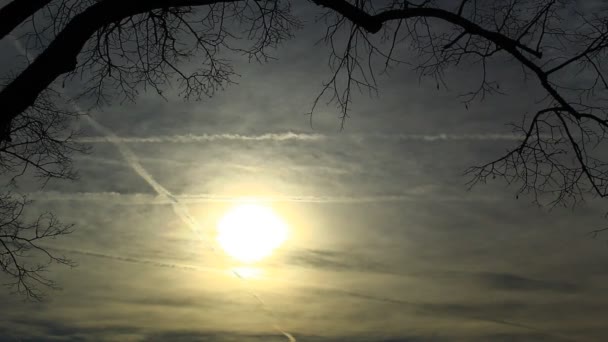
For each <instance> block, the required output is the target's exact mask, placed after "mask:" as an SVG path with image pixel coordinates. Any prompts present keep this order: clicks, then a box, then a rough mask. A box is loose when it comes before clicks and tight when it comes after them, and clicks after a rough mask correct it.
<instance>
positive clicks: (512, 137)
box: [78, 132, 522, 144]
mask: <svg viewBox="0 0 608 342" xmlns="http://www.w3.org/2000/svg"><path fill="white" fill-rule="evenodd" d="M343 138H346V139H354V140H361V139H365V140H368V139H380V140H390V141H425V142H436V141H487V140H491V141H497V140H505V141H519V140H522V136H521V135H517V134H501V133H473V134H452V133H439V134H383V133H376V134H373V133H372V134H336V135H325V134H317V133H295V132H283V133H265V134H259V135H244V134H230V133H219V134H202V135H194V134H186V135H159V136H148V137H118V136H87V137H80V138H78V141H79V142H82V143H89V144H103V143H113V144H116V143H122V144H161V143H171V144H191V143H201V142H213V141H287V140H296V141H309V142H315V141H325V140H329V139H343Z"/></svg>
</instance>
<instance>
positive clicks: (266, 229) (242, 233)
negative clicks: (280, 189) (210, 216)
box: [217, 204, 287, 263]
mask: <svg viewBox="0 0 608 342" xmlns="http://www.w3.org/2000/svg"><path fill="white" fill-rule="evenodd" d="M217 230H218V235H217V241H218V243H219V244H220V246H221V247H222V249H224V251H225V252H226V253H227V254H228V255H230V256H231V257H232V258H234V259H236V260H238V261H241V262H244V263H253V262H256V261H259V260H261V259H263V258H265V257H267V256H269V255H270V254H272V252H273V251H274V250H275V249H276V248H277V247H279V246H280V245H281V244H282V243H283V242H285V240H286V239H287V225H286V224H285V222H284V221H283V220H281V218H280V217H279V216H278V215H277V214H275V212H274V211H273V210H272V209H271V208H269V207H266V206H262V205H258V204H241V205H238V206H236V207H234V208H232V209H231V210H230V211H228V212H227V213H226V214H225V215H224V216H223V217H222V218H221V219H220V220H219V221H218V223H217Z"/></svg>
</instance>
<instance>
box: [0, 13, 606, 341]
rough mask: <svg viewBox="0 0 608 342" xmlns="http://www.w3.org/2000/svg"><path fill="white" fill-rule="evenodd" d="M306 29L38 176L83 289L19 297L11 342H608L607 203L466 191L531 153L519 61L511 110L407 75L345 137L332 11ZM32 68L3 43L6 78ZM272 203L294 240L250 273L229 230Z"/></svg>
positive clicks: (171, 95)
mask: <svg viewBox="0 0 608 342" xmlns="http://www.w3.org/2000/svg"><path fill="white" fill-rule="evenodd" d="M6 2H7V1H2V2H0V6H1V5H4V3H6ZM296 13H298V15H300V16H301V17H302V18H303V19H304V20H305V21H306V23H305V25H304V27H303V28H302V29H301V30H299V31H297V32H296V34H295V38H294V39H292V40H290V41H288V42H286V43H285V44H284V45H283V46H282V47H281V48H280V49H278V50H276V51H274V52H273V53H274V57H276V58H277V59H276V60H271V61H269V62H267V63H265V64H258V63H255V62H251V63H249V62H248V61H247V60H246V59H245V58H241V57H239V56H232V57H233V60H234V65H235V69H236V71H237V72H238V73H239V74H240V76H238V77H237V78H235V81H236V83H237V84H234V85H230V86H229V87H228V88H227V89H226V90H224V91H222V92H219V93H217V94H216V95H215V96H214V97H213V98H209V99H203V100H202V101H200V102H196V101H191V102H186V101H184V100H183V99H180V98H179V97H178V96H177V95H176V92H175V91H168V93H167V100H163V99H161V98H159V97H158V96H156V95H155V94H153V93H151V92H148V93H143V94H142V95H141V97H140V98H139V99H138V100H137V103H128V102H127V103H123V104H121V103H119V101H116V103H113V104H112V105H110V106H106V107H103V108H101V109H95V110H93V111H92V112H91V114H90V115H91V118H92V119H88V118H87V117H82V118H80V119H78V120H77V122H75V123H74V124H75V125H76V126H77V127H78V128H80V129H81V130H82V136H81V138H80V139H81V140H82V141H83V142H85V143H87V144H89V145H90V146H91V148H92V150H91V153H89V154H86V155H76V156H75V157H74V162H75V165H76V168H77V169H78V171H79V175H80V177H79V179H78V180H77V181H74V182H67V181H51V182H50V183H48V184H47V185H46V186H45V187H44V188H43V189H40V183H36V182H34V181H33V180H30V179H24V180H22V181H21V183H20V190H21V191H22V192H23V193H27V194H28V197H29V198H30V199H32V200H34V203H33V204H32V205H31V206H30V207H28V210H29V211H28V212H27V214H28V215H31V217H34V216H35V215H37V214H40V213H43V212H46V211H52V212H53V213H55V214H56V215H57V216H58V217H59V218H60V219H61V220H62V221H63V222H66V223H74V224H75V231H74V233H72V234H71V235H69V236H65V237H61V238H58V239H56V240H52V241H49V242H47V243H46V245H47V246H48V248H49V249H50V250H52V251H54V252H56V253H59V254H61V255H65V256H66V257H69V258H71V259H73V260H74V261H76V262H77V264H78V266H77V267H75V268H72V269H70V268H68V267H60V266H56V267H52V268H51V269H50V272H49V273H48V276H49V277H50V278H51V279H53V280H55V281H56V282H57V283H58V285H59V286H60V287H61V290H58V291H54V290H49V291H48V293H47V294H48V297H47V299H46V300H45V301H43V302H39V303H38V302H24V301H23V300H22V298H20V297H17V296H11V295H10V294H9V293H8V291H2V292H0V298H1V299H0V302H1V303H3V305H2V309H0V341H1V342H5V341H6V342H8V341H141V342H143V341H146V342H148V341H176V342H186V341H214V342H215V341H217V342H228V341H230V342H232V341H234V342H249V341H256V342H258V341H259V342H262V341H264V342H271V341H290V337H289V336H292V337H293V338H295V340H297V341H300V342H326V341H327V342H330V341H331V342H346V341H349V342H351V341H354V342H357V341H381V342H389V341H391V342H396V341H416V342H418V341H603V340H604V339H603V338H605V336H608V326H607V325H606V317H608V296H607V295H606V293H607V291H608V245H607V244H606V240H607V239H608V233H606V234H604V235H600V236H599V237H597V238H593V237H592V236H590V235H589V232H590V231H592V230H594V229H598V228H601V227H604V226H608V221H606V219H605V217H604V214H605V213H606V211H607V209H606V208H607V206H606V202H605V201H603V202H602V201H596V200H593V199H591V198H590V199H589V200H588V201H587V202H584V203H580V204H578V205H577V206H576V207H575V208H574V209H572V208H570V207H568V208H562V207H556V208H553V209H550V208H548V207H539V206H537V205H535V204H533V203H532V200H533V198H532V197H530V196H527V195H521V196H519V198H518V199H516V197H515V193H516V190H517V188H516V187H515V186H507V185H506V184H505V183H504V182H501V181H499V180H496V181H495V182H491V183H488V184H485V185H484V184H480V185H477V186H475V187H474V188H473V189H471V190H468V187H467V184H466V183H467V181H468V180H469V179H470V178H467V176H464V175H463V172H464V171H465V170H466V169H467V167H469V166H473V165H478V164H482V163H484V162H488V161H490V160H492V158H495V157H497V156H500V155H501V153H504V152H505V151H506V149H508V148H509V147H513V146H514V144H516V143H517V138H516V137H515V136H513V135H512V133H511V128H510V127H509V126H508V125H507V124H508V123H510V122H519V121H521V118H522V117H523V115H524V114H526V113H528V114H530V113H532V112H534V111H535V108H536V107H534V106H535V101H537V100H538V99H539V98H540V97H541V96H542V92H540V90H539V89H538V88H537V85H536V84H535V83H534V82H528V83H527V84H524V83H523V82H522V79H521V78H522V77H521V73H519V72H518V70H520V68H519V66H517V65H516V64H514V63H509V62H505V61H499V62H497V63H496V65H493V66H492V68H493V70H494V75H496V76H497V77H500V79H501V80H502V81H501V82H502V83H501V86H502V88H503V89H504V90H505V92H506V93H507V95H503V96H500V95H499V96H495V97H489V98H487V99H486V100H485V101H483V102H481V103H480V102H475V103H474V104H473V105H472V106H470V107H469V108H468V109H467V108H465V106H464V105H463V104H462V102H461V99H459V98H458V94H460V92H462V91H463V90H466V89H467V87H469V88H470V87H471V85H472V84H473V82H474V79H475V77H476V76H475V74H472V73H471V70H468V69H467V68H464V67H463V68H460V69H459V70H452V72H450V73H449V74H448V75H447V78H446V81H447V84H448V86H449V88H448V89H444V88H443V87H441V88H440V89H437V87H436V83H435V81H433V80H432V79H422V80H419V77H418V74H417V73H416V72H415V71H413V70H412V67H411V66H406V65H404V66H402V67H398V68H394V69H392V70H390V72H389V73H388V74H385V75H380V76H379V78H378V82H379V94H378V96H375V95H374V96H371V97H370V96H368V94H367V93H363V94H357V97H356V98H355V99H354V102H353V105H352V112H351V115H350V118H348V119H347V120H346V122H345V126H344V129H340V126H341V120H340V117H339V115H340V113H339V110H337V109H336V108H335V106H334V105H329V106H325V105H324V104H325V102H322V103H321V104H320V106H319V107H318V108H317V111H316V112H315V113H314V115H313V117H312V120H310V119H311V118H310V117H309V116H308V115H307V112H309V111H310V108H311V105H312V102H313V100H314V99H315V97H316V95H317V94H318V93H319V91H320V90H321V88H322V84H323V82H324V81H326V80H327V78H328V77H329V75H330V74H329V69H328V67H327V57H328V50H327V47H326V46H324V45H323V44H316V43H317V41H318V40H319V38H321V37H322V35H323V30H324V28H323V27H321V26H319V25H315V23H314V17H315V14H317V13H318V10H317V9H316V8H314V7H313V6H310V5H308V6H305V5H303V6H302V7H301V8H299V7H298V8H296ZM20 63H23V59H22V57H20V52H19V51H18V49H17V48H16V47H15V43H14V41H12V40H10V39H5V40H3V41H1V42H0V65H1V66H2V70H1V71H2V73H3V74H5V73H6V72H8V71H9V70H12V68H14V67H15V66H16V65H17V66H18V65H21V64H20ZM70 91H71V89H69V88H68V89H66V92H68V93H69V92H70ZM252 202H254V203H258V204H259V205H264V206H266V207H269V208H271V209H272V210H273V212H274V213H275V214H276V215H277V217H278V218H279V219H280V220H282V222H284V224H285V226H286V227H287V237H286V240H285V242H284V243H283V244H281V245H280V246H279V247H278V248H277V249H276V250H274V252H273V253H272V254H271V255H270V256H268V257H265V258H262V259H261V260H259V261H257V262H254V263H252V264H246V263H243V262H240V261H239V260H236V259H235V258H233V257H231V256H230V255H228V254H227V253H226V251H225V250H224V249H223V248H222V247H221V246H220V245H219V244H218V241H217V239H216V237H217V223H218V222H219V221H220V220H221V219H222V217H223V216H224V215H225V214H226V213H227V212H229V211H230V210H231V209H233V208H235V207H236V206H238V205H239V204H242V203H252ZM251 224H252V225H255V223H253V222H252V223H251ZM253 240H255V239H253ZM252 243H254V242H252Z"/></svg>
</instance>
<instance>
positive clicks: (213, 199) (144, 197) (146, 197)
mask: <svg viewBox="0 0 608 342" xmlns="http://www.w3.org/2000/svg"><path fill="white" fill-rule="evenodd" d="M430 195H433V196H432V197H431V196H430ZM27 198H29V199H32V200H36V201H40V202H42V201H49V202H52V201H57V202H60V201H87V202H108V203H113V204H120V205H173V204H174V203H175V202H176V201H177V202H178V203H181V204H198V203H223V202H243V201H248V200H255V201H256V202H260V203H278V202H291V203H328V204H331V203H337V204H357V203H378V202H407V201H421V200H425V199H429V200H433V201H442V202H443V201H445V202H449V201H458V202H462V201H496V200H499V199H500V197H498V196H491V195H475V196H466V197H463V196H462V195H461V194H454V195H450V194H430V193H429V194H425V193H424V192H422V191H421V192H415V191H413V192H411V193H405V194H395V195H389V194H387V195H353V196H272V197H255V198H250V197H239V196H219V195H214V194H185V195H173V196H171V197H165V196H155V195H150V194H145V193H134V194H133V193H132V194H123V193H118V192H73V193H65V192H55V191H45V192H32V193H29V194H27Z"/></svg>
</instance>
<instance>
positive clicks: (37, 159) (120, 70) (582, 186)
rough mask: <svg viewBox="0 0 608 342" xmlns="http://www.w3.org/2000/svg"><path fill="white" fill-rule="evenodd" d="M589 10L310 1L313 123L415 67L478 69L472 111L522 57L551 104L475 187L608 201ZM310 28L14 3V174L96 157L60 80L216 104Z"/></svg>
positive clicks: (602, 40) (49, 173)
mask: <svg viewBox="0 0 608 342" xmlns="http://www.w3.org/2000/svg"><path fill="white" fill-rule="evenodd" d="M577 3H578V2H576V1H568V0H527V1H524V0H461V1H439V0H437V1H434V0H424V1H423V0H420V1H396V0H386V1H370V0H353V1H345V0H311V1H308V2H307V5H310V6H316V7H318V8H320V9H321V10H322V14H321V16H320V17H318V18H317V22H319V23H322V24H323V25H325V27H326V31H325V32H326V33H325V36H324V37H323V40H324V41H325V42H326V45H327V51H328V55H329V64H330V71H329V77H328V80H327V82H326V83H324V84H323V86H322V87H321V89H320V93H319V96H318V97H317V98H316V99H311V100H312V110H311V113H312V112H313V111H314V110H315V107H316V105H317V103H318V102H319V101H320V100H321V99H323V98H326V97H327V98H329V100H330V102H333V103H335V104H336V105H337V106H338V109H339V111H340V112H341V114H342V118H343V120H345V119H346V118H347V117H348V114H349V109H350V105H351V102H352V94H353V92H354V91H357V90H364V91H370V92H375V91H377V84H376V76H377V75H378V74H379V73H382V72H390V70H391V68H392V67H394V66H395V65H398V64H401V63H404V62H405V61H406V59H411V60H414V61H415V63H416V64H415V65H416V70H417V71H418V72H419V73H420V76H421V77H431V78H434V79H435V80H436V81H437V84H438V87H439V85H441V84H444V82H445V81H444V75H445V73H446V71H448V70H449V69H451V68H457V67H458V66H460V65H463V64H465V63H466V64H467V65H473V66H475V67H477V68H478V69H477V71H478V75H479V84H478V86H477V87H476V88H474V89H472V90H471V91H470V92H467V93H465V94H463V96H462V97H461V98H462V99H463V101H464V103H465V105H467V106H468V105H469V104H470V103H471V102H472V101H476V100H479V99H483V98H484V97H486V96H490V95H493V94H498V93H502V90H501V89H500V86H499V83H498V82H496V81H494V80H493V78H492V77H491V73H492V70H490V68H489V67H488V65H489V62H490V61H491V60H493V59H497V58H504V57H508V58H510V59H512V60H513V61H515V62H516V63H517V64H519V65H520V66H521V70H522V75H523V76H524V78H525V79H526V80H528V81H529V82H530V81H533V82H535V83H536V84H538V85H539V86H540V88H541V89H542V90H543V91H544V93H545V97H544V98H543V99H542V100H541V101H539V102H538V103H537V104H536V106H537V108H536V110H535V114H534V115H532V116H531V117H525V116H523V115H522V117H523V119H522V121H521V123H517V124H514V126H513V127H514V131H515V132H516V133H518V134H521V140H520V141H519V142H518V143H517V144H515V146H513V148H512V149H511V150H509V151H507V153H505V154H504V155H502V156H497V158H496V159H494V160H491V161H489V162H486V163H484V164H481V165H479V166H474V167H471V168H470V169H469V170H468V171H467V173H468V174H469V175H470V177H471V179H470V182H471V183H470V184H471V185H474V184H477V183H480V182H481V183H485V182H486V181H488V180H489V179H493V178H497V177H498V178H501V179H503V180H505V181H506V182H508V183H514V184H517V186H518V190H517V194H518V195H519V194H521V193H526V194H532V196H533V198H534V199H535V200H536V201H538V202H543V201H544V200H545V199H547V198H548V202H543V203H549V204H550V205H558V204H564V205H571V204H574V203H577V202H578V201H580V200H582V199H583V198H585V196H588V195H591V196H596V197H602V198H603V197H606V196H608V160H606V158H605V157H604V156H602V154H601V153H602V150H603V151H604V153H605V151H606V150H605V146H604V145H605V143H606V139H605V138H606V134H607V133H608V106H607V103H606V102H607V101H608V96H607V94H608V80H607V78H606V77H607V76H606V60H607V58H606V57H607V51H608V6H607V5H605V4H601V3H600V2H598V4H597V7H596V8H595V9H594V10H593V11H585V10H583V9H580V8H578V7H577V6H578V4H577ZM302 19H303V18H298V17H296V16H294V15H293V14H292V12H291V3H290V1H287V0H275V1H271V0H258V1H248V0H242V1H231V0H147V1H131V0H120V1H118V0H46V1H41V0H14V1H12V2H11V3H9V4H8V5H6V6H5V7H4V8H2V9H1V10H0V38H6V35H7V34H8V33H9V32H12V31H14V30H15V29H16V28H17V27H18V26H21V28H20V30H21V31H26V33H25V34H23V35H22V36H21V37H20V38H21V40H22V41H25V42H26V44H25V46H26V48H27V49H28V51H29V52H30V53H31V54H32V55H33V56H35V58H33V60H31V61H30V63H29V64H28V65H27V67H25V69H24V70H21V71H20V72H18V73H17V74H16V75H14V76H13V77H9V79H8V81H7V83H6V85H5V86H4V87H3V89H2V90H1V91H0V108H2V111H1V113H0V144H1V145H0V158H2V159H0V162H1V163H2V164H1V166H2V167H3V169H2V170H3V172H13V171H14V170H15V168H17V167H32V168H34V169H35V170H36V171H37V172H39V173H40V174H41V175H42V176H43V177H46V178H48V177H59V178H71V177H73V173H72V170H71V164H70V157H69V156H70V153H71V152H74V151H81V150H83V149H84V147H82V146H79V145H77V144H75V143H74V141H73V140H72V139H71V137H72V136H71V132H68V130H69V128H68V126H67V125H66V124H65V123H66V122H69V120H70V117H71V116H72V115H75V114H77V113H71V112H70V111H69V110H66V109H65V108H68V107H67V106H65V105H64V104H65V101H66V99H64V98H62V95H61V92H58V91H56V90H54V89H56V87H57V86H58V83H60V81H61V83H65V82H69V81H70V80H72V79H73V78H74V77H76V76H78V78H79V79H82V80H84V82H85V86H84V87H83V88H82V91H81V93H80V94H78V96H79V97H80V98H88V99H94V101H95V103H96V104H97V105H103V104H105V103H107V102H108V101H110V100H111V99H113V98H117V97H118V98H120V99H121V100H135V99H136V98H137V95H138V92H140V91H142V90H146V89H152V90H153V91H155V92H157V93H158V94H159V95H160V96H162V95H163V89H164V88H165V86H166V85H167V84H168V83H169V82H177V83H178V84H179V85H180V89H181V95H182V96H184V97H185V98H187V99H195V100H196V99H200V98H202V97H205V96H212V95H213V94H214V93H215V92H216V91H218V90H220V89H222V88H223V87H225V86H226V85H227V84H229V83H230V82H231V81H230V80H231V76H233V75H234V70H233V68H232V65H231V64H230V63H229V61H228V60H227V59H225V58H224V56H225V54H229V53H239V54H246V55H247V56H248V57H249V58H250V59H253V60H258V61H266V60H267V59H268V58H269V55H268V50H269V49H274V48H277V47H279V46H280V44H281V42H283V41H284V40H286V39H291V38H292V37H293V36H292V33H293V31H294V30H295V29H297V28H298V27H300V26H301V25H303V22H304V21H303V20H302ZM193 59H196V61H197V63H198V69H197V70H194V71H188V70H187V69H185V68H184V66H183V65H184V62H186V61H190V60H193ZM572 78H575V79H574V80H573V79H572ZM41 132H42V133H44V134H41ZM24 144H25V146H27V148H23V146H24ZM32 151H35V152H32Z"/></svg>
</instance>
